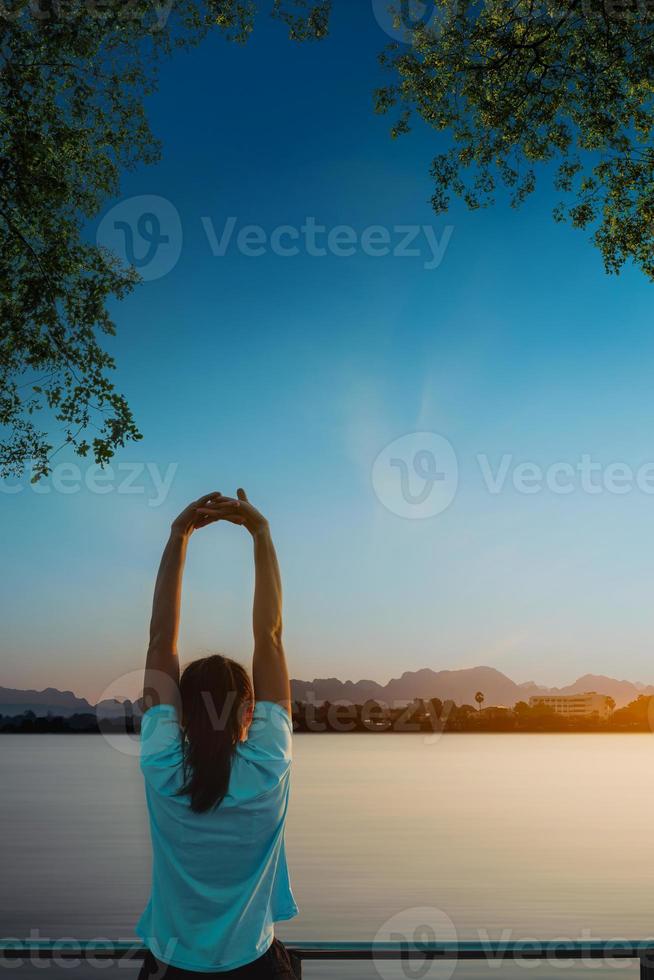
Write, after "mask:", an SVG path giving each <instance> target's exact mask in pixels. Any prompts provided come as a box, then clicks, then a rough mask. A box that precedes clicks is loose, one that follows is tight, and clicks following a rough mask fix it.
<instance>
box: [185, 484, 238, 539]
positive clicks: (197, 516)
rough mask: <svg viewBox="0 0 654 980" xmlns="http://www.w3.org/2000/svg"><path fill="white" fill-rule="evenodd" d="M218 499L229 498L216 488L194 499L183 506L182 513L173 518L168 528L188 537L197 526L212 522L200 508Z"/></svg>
mask: <svg viewBox="0 0 654 980" xmlns="http://www.w3.org/2000/svg"><path fill="white" fill-rule="evenodd" d="M220 500H229V497H223V495H222V494H221V493H220V492H219V491H218V490H214V492H213V493H207V494H205V495H204V496H203V497H200V498H199V500H194V501H193V503H191V504H189V505H188V507H185V508H184V510H183V511H182V513H181V514H179V516H178V517H176V518H175V520H174V521H173V523H172V525H171V528H170V529H171V531H172V533H173V534H180V535H182V536H183V537H186V538H188V537H190V536H191V534H193V532H194V531H197V530H198V528H201V527H205V526H206V525H207V524H211V523H213V521H212V520H211V519H209V518H208V517H206V516H205V515H204V514H201V513H200V509H201V508H203V507H207V506H208V505H209V504H210V503H212V502H218V501H220Z"/></svg>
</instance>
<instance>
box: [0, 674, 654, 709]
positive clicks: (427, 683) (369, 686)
mask: <svg viewBox="0 0 654 980" xmlns="http://www.w3.org/2000/svg"><path fill="white" fill-rule="evenodd" d="M477 691H483V693H484V698H485V701H484V704H485V705H486V706H490V705H506V706H507V707H512V706H513V705H514V704H515V703H516V702H517V701H527V700H528V699H529V697H530V696H531V695H532V694H583V693H585V692H586V691H596V692H597V693H598V694H606V695H608V696H609V697H612V698H613V699H614V701H615V703H616V706H617V707H622V706H623V705H625V704H628V703H629V702H630V701H635V700H636V698H637V697H638V696H639V694H654V686H652V685H645V684H642V683H640V682H635V681H627V680H617V679H616V678H614V677H606V676H604V675H603V674H584V675H583V676H582V677H578V678H577V680H576V681H574V682H573V683H572V684H567V685H566V686H565V687H546V686H545V685H543V684H537V683H536V682H535V681H526V682H524V683H522V684H517V683H516V682H515V681H513V680H511V678H510V677H507V676H506V674H503V673H502V672H501V671H499V670H496V669H495V668H494V667H486V666H481V667H466V668H462V669H459V670H432V669H431V668H429V667H425V668H423V669H422V670H413V671H411V670H407V671H405V672H404V673H403V674H402V675H401V677H394V678H393V679H392V680H390V681H389V682H388V683H387V684H379V683H378V682H377V681H373V680H359V681H349V680H348V681H342V680H340V679H339V678H338V677H317V678H315V679H314V680H312V681H303V680H296V679H294V680H292V681H291V693H292V695H293V698H294V700H296V701H315V702H322V701H348V702H351V703H352V702H353V703H355V704H362V703H363V702H364V701H367V700H369V699H375V700H378V701H384V702H385V703H387V704H394V703H406V702H408V701H412V700H413V698H440V699H441V701H454V702H455V704H474V697H475V693H476V692H477ZM132 707H135V709H136V711H138V706H137V705H136V704H135V705H134V706H132V704H131V702H128V701H125V702H118V701H103V702H101V703H100V704H98V705H92V704H90V703H89V702H88V701H87V700H86V699H85V698H78V697H77V696H76V695H75V694H73V692H72V691H58V690H57V689H56V688H53V687H48V688H46V689H45V690H43V691H21V690H18V689H16V688H9V687H0V714H1V715H17V714H22V713H23V712H24V711H33V712H34V714H36V715H48V714H51V715H61V716H64V717H67V716H68V715H72V714H79V713H88V712H95V711H96V709H97V712H98V714H99V715H102V716H103V717H109V716H113V715H115V716H120V715H123V714H125V713H129V712H130V710H131V708H132Z"/></svg>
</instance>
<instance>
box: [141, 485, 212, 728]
mask: <svg viewBox="0 0 654 980" xmlns="http://www.w3.org/2000/svg"><path fill="white" fill-rule="evenodd" d="M218 498H220V494H217V493H213V494H206V495H205V496H204V497H200V499H199V500H195V501H193V503H192V504H189V506H188V507H187V508H186V509H185V510H183V511H182V513H181V514H180V515H179V517H178V518H176V520H174V521H173V523H172V525H171V528H170V536H169V538H168V542H167V544H166V547H165V548H164V553H163V555H162V557H161V563H160V565H159V573H158V575H157V581H156V584H155V587H154V600H153V603H152V618H151V620H150V642H149V644H148V653H147V657H146V661H145V677H144V680H143V708H144V710H147V708H151V707H153V705H155V704H176V703H177V698H178V685H179V659H178V656H177V637H178V634H179V613H180V607H181V602H182V578H183V575H184V563H185V560H186V549H187V546H188V541H189V538H190V537H191V534H192V533H193V531H195V530H197V528H199V527H203V526H204V525H205V524H208V523H211V522H210V520H209V519H208V518H207V517H206V516H205V515H203V514H201V513H200V511H199V509H200V508H201V507H203V506H206V505H207V504H209V503H211V502H212V501H213V500H215V499H218Z"/></svg>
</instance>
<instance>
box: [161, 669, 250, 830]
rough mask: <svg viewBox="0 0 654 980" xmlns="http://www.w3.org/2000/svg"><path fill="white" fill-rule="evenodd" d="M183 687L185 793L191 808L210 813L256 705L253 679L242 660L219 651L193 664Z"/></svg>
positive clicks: (221, 794)
mask: <svg viewBox="0 0 654 980" xmlns="http://www.w3.org/2000/svg"><path fill="white" fill-rule="evenodd" d="M179 690H180V695H181V701H182V731H183V734H184V785H183V787H182V789H181V790H180V793H181V794H185V795H188V796H189V797H190V801H191V809H192V810H194V811H195V812H196V813H205V812H206V811H207V810H211V809H212V808H213V807H215V806H218V804H219V803H220V802H221V801H222V799H223V798H224V796H225V794H226V793H227V788H228V786H229V777H230V773H231V768H232V757H233V755H234V751H235V749H236V746H237V745H238V743H239V741H240V739H241V737H242V734H243V727H244V723H245V718H246V714H247V712H248V710H249V709H250V707H251V704H252V699H253V695H252V684H251V681H250V678H249V676H248V673H247V671H246V670H245V669H244V668H243V667H242V666H241V665H240V664H238V663H236V662H235V661H234V660H229V659H228V658H227V657H221V656H218V655H214V656H212V657H204V658H202V659H201V660H194V661H193V663H190V664H189V665H188V667H186V668H185V670H184V671H183V673H182V676H181V678H180V682H179Z"/></svg>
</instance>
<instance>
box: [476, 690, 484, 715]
mask: <svg viewBox="0 0 654 980" xmlns="http://www.w3.org/2000/svg"><path fill="white" fill-rule="evenodd" d="M485 700H486V698H485V697H484V695H483V693H482V692H481V691H477V693H476V694H475V701H476V702H477V704H478V705H479V710H480V711H481V706H482V704H483V703H484V701H485Z"/></svg>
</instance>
